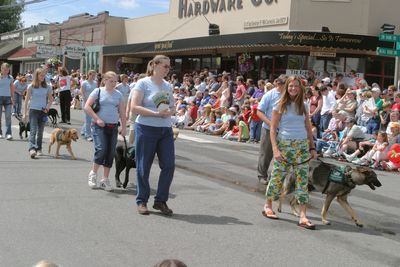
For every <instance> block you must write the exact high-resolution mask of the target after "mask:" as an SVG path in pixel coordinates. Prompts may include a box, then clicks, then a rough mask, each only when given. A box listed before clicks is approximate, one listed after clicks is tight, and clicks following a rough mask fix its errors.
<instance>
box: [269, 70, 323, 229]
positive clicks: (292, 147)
mask: <svg viewBox="0 0 400 267" xmlns="http://www.w3.org/2000/svg"><path fill="white" fill-rule="evenodd" d="M304 91H305V90H304V89H303V88H302V85H301V80H300V78H297V77H294V76H292V77H289V78H288V80H287V81H286V84H285V91H284V92H283V95H282V97H281V99H280V101H279V102H278V104H277V105H276V106H274V109H273V112H272V120H271V132H270V134H271V144H272V149H273V153H274V165H273V169H272V173H271V180H270V181H269V183H268V186H267V190H266V197H267V198H266V201H265V205H264V208H263V214H264V216H265V217H267V218H270V219H277V218H278V217H277V216H276V215H275V213H274V211H273V210H272V201H273V200H278V199H279V195H280V192H281V189H282V185H283V181H284V179H285V178H286V175H287V174H288V172H289V170H290V168H291V167H293V172H294V175H295V177H296V185H295V186H296V190H295V198H296V201H297V203H298V204H299V209H300V218H299V223H298V225H299V226H301V227H304V228H306V229H312V230H314V229H315V225H314V224H312V223H311V222H310V221H309V220H308V219H307V217H306V204H307V203H308V200H309V196H308V188H307V186H308V172H309V164H308V163H305V162H307V160H308V159H309V158H310V156H311V157H312V158H314V159H316V158H317V153H316V151H315V147H314V140H313V135H312V131H311V122H310V119H309V111H308V110H307V107H306V106H305V104H304ZM278 128H279V129H278Z"/></svg>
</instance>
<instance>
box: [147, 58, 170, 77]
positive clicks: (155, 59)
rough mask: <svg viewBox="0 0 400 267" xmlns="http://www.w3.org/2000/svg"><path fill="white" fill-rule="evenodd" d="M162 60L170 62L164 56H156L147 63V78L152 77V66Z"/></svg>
mask: <svg viewBox="0 0 400 267" xmlns="http://www.w3.org/2000/svg"><path fill="white" fill-rule="evenodd" d="M163 60H170V59H169V57H167V56H164V55H157V56H155V57H154V58H153V59H152V60H150V61H149V63H148V64H147V71H146V75H147V76H153V74H154V66H155V65H157V64H160V63H161V61H163Z"/></svg>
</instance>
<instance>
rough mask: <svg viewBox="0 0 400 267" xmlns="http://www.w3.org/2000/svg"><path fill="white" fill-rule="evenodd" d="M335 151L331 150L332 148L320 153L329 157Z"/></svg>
mask: <svg viewBox="0 0 400 267" xmlns="http://www.w3.org/2000/svg"><path fill="white" fill-rule="evenodd" d="M334 152H335V151H334V150H333V149H329V148H328V149H327V150H326V151H325V152H324V153H323V154H322V156H323V157H324V158H330V157H332V155H333V153H334Z"/></svg>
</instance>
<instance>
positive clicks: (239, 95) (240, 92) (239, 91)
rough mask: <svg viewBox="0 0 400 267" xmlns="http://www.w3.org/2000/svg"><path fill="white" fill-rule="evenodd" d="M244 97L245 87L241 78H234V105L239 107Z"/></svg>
mask: <svg viewBox="0 0 400 267" xmlns="http://www.w3.org/2000/svg"><path fill="white" fill-rule="evenodd" d="M245 97H246V86H245V85H244V78H243V76H238V77H237V78H236V93H235V104H237V105H239V107H241V106H242V105H243V102H244V100H245Z"/></svg>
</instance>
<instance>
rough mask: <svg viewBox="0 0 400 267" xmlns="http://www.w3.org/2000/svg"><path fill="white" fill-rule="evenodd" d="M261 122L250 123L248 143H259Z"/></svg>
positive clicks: (252, 121)
mask: <svg viewBox="0 0 400 267" xmlns="http://www.w3.org/2000/svg"><path fill="white" fill-rule="evenodd" d="M261 126H262V121H261V120H260V121H254V120H251V121H250V141H257V142H259V141H260V137H261Z"/></svg>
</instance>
